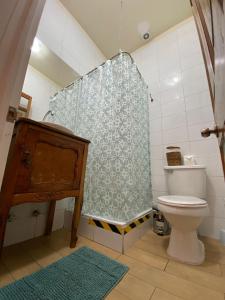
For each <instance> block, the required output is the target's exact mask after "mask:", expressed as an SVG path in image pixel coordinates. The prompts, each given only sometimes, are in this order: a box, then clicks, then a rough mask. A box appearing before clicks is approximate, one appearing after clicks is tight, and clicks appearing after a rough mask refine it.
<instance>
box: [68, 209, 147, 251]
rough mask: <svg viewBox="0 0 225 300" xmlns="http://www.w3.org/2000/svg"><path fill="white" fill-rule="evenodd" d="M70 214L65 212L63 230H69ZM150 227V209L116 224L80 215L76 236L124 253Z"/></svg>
mask: <svg viewBox="0 0 225 300" xmlns="http://www.w3.org/2000/svg"><path fill="white" fill-rule="evenodd" d="M71 222H72V212H71V211H68V210H67V211H66V212H65V225H64V226H65V228H67V229H70V228H71ZM151 226H152V209H151V208H150V209H149V210H147V211H144V212H142V213H141V214H139V215H137V216H135V217H134V218H133V219H131V220H129V221H128V222H117V221H113V220H110V219H104V218H100V217H97V216H92V215H82V217H81V221H80V226H79V228H78V234H80V235H81V236H83V237H86V238H88V239H90V240H92V241H95V242H97V243H99V244H102V245H104V246H106V247H109V248H111V249H113V250H116V251H118V252H120V253H124V252H125V251H126V250H127V249H129V248H130V247H131V246H132V245H133V244H134V243H135V242H136V241H137V240H139V239H140V238H141V237H142V236H143V235H144V234H145V233H146V232H147V231H148V230H149V229H150V228H151Z"/></svg>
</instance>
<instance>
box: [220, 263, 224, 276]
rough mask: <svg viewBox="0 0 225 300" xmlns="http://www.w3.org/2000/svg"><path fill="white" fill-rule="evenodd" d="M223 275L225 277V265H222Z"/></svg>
mask: <svg viewBox="0 0 225 300" xmlns="http://www.w3.org/2000/svg"><path fill="white" fill-rule="evenodd" d="M220 269H221V273H222V276H223V277H225V265H220Z"/></svg>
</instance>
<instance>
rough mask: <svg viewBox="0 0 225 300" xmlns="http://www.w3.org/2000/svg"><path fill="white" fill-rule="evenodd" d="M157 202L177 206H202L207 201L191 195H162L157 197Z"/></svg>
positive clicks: (205, 204)
mask: <svg viewBox="0 0 225 300" xmlns="http://www.w3.org/2000/svg"><path fill="white" fill-rule="evenodd" d="M158 201H159V203H161V204H165V205H170V206H177V207H203V206H207V202H206V201H205V200H203V199H200V198H197V197H191V196H175V195H174V196H162V197H159V198H158Z"/></svg>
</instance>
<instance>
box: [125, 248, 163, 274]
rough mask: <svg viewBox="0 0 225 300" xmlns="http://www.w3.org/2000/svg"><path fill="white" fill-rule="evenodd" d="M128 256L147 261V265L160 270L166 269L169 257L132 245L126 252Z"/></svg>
mask: <svg viewBox="0 0 225 300" xmlns="http://www.w3.org/2000/svg"><path fill="white" fill-rule="evenodd" d="M125 254H126V255H127V256H130V257H133V258H135V259H137V260H140V261H141V262H143V263H145V264H146V265H149V266H152V267H155V268H157V269H160V270H164V269H165V267H166V265H167V263H168V259H167V258H164V257H161V256H158V255H154V254H152V253H150V252H149V251H144V250H142V249H139V248H137V247H132V248H130V249H128V250H127V251H126V253H125Z"/></svg>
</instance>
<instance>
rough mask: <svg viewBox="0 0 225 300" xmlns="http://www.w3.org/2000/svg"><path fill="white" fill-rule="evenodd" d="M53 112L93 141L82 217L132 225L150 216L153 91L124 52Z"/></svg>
mask: <svg viewBox="0 0 225 300" xmlns="http://www.w3.org/2000/svg"><path fill="white" fill-rule="evenodd" d="M50 109H51V110H52V111H53V112H54V115H53V116H52V117H51V121H52V122H55V123H59V124H61V125H64V126H66V127H67V128H70V129H71V130H72V131H73V132H74V134H75V135H78V136H81V137H83V138H86V139H88V140H90V141H91V144H90V147H89V154H88V161H87V170H86V178H85V192H84V206H83V214H85V215H91V216H95V217H97V218H98V217H99V218H103V219H107V220H111V221H114V222H127V221H129V220H131V219H133V218H135V217H136V216H138V215H141V214H142V213H144V212H146V211H149V210H150V208H151V201H152V193H151V176H150V151H149V112H148V88H147V86H146V84H145V82H144V80H143V79H142V77H141V75H140V73H139V71H138V69H137V67H136V65H135V64H134V62H133V60H132V58H131V56H130V55H129V54H128V53H120V54H118V55H116V56H115V57H114V58H112V59H111V60H108V61H106V62H105V63H104V64H103V65H102V66H100V67H98V68H96V69H95V70H94V71H92V72H90V73H89V74H87V75H85V76H84V77H82V78H81V79H78V80H77V81H75V82H74V83H73V84H71V85H70V86H69V87H66V88H64V89H63V90H62V91H60V92H59V93H57V94H56V95H55V96H54V97H53V98H52V99H51V101H50ZM71 201H73V200H72V199H70V200H69V207H71V209H72V204H73V203H71Z"/></svg>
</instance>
